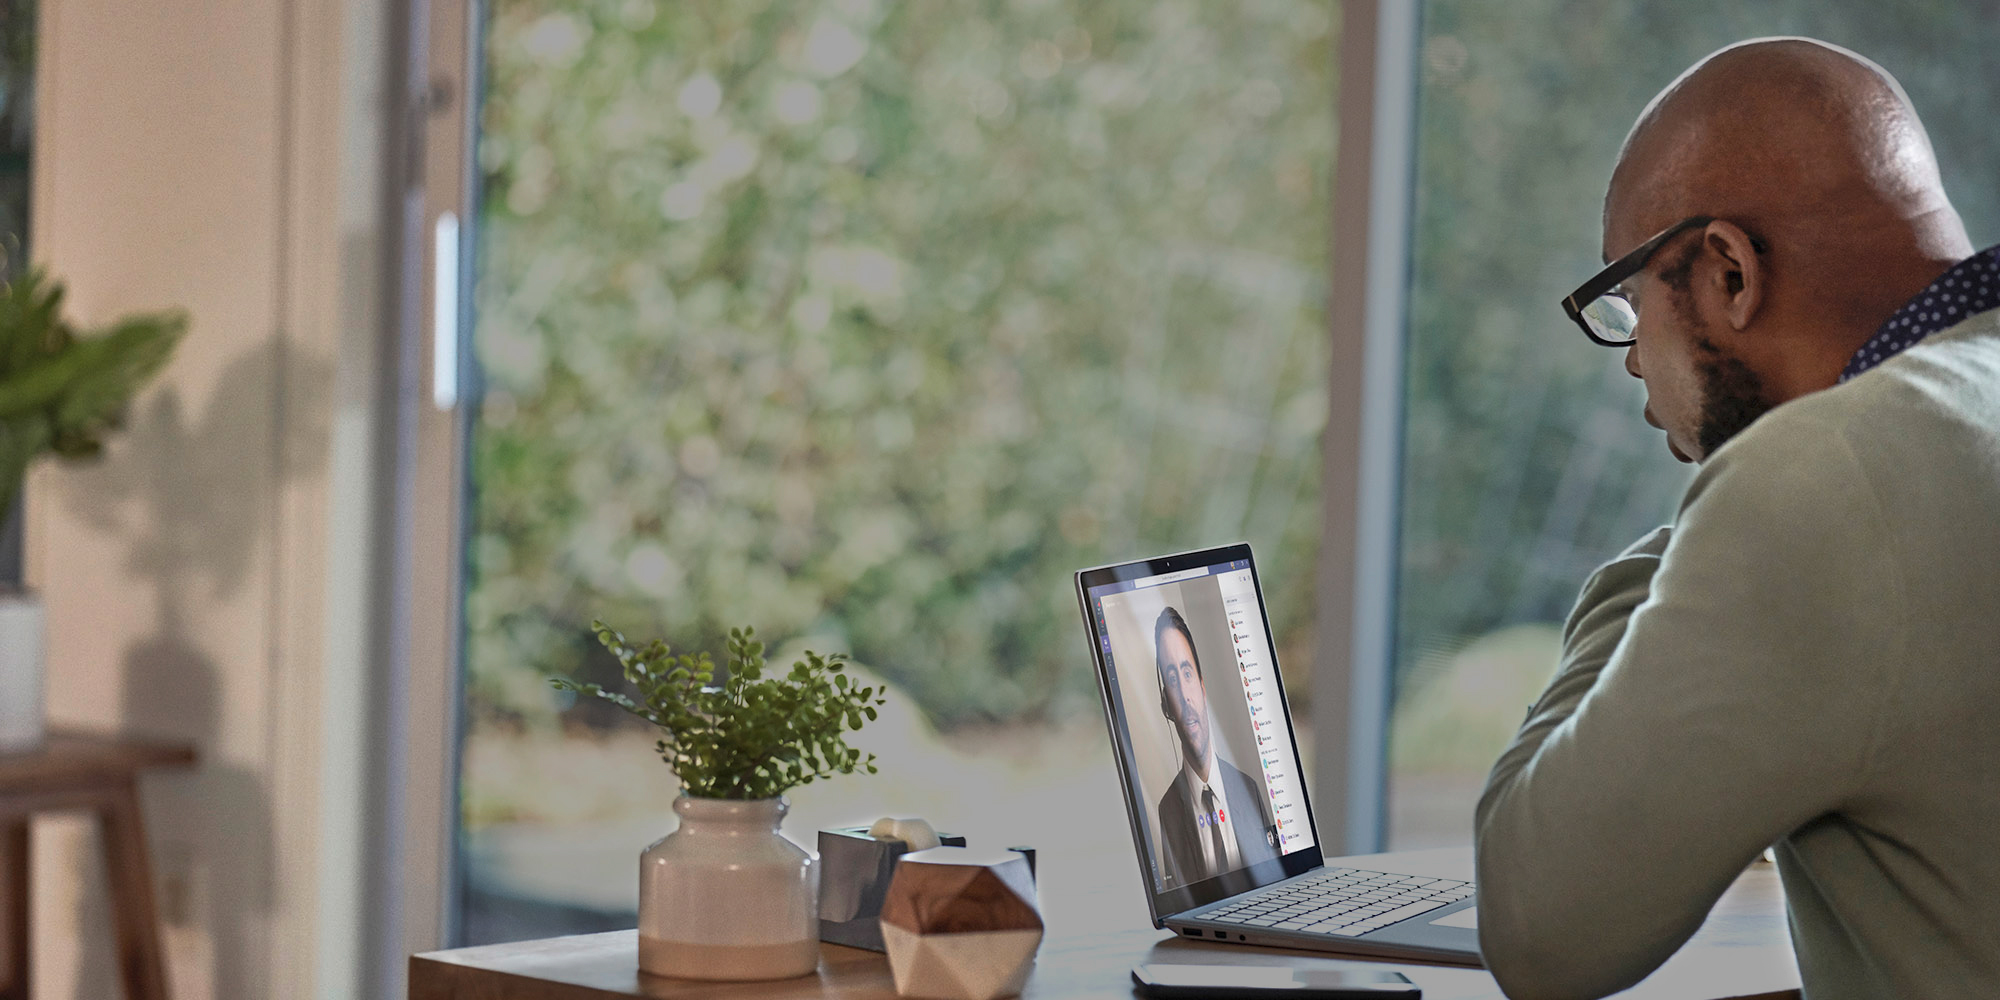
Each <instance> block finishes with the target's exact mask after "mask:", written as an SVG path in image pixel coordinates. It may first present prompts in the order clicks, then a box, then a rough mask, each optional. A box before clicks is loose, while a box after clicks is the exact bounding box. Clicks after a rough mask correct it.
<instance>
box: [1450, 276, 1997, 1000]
mask: <svg viewBox="0 0 2000 1000" xmlns="http://www.w3.org/2000/svg"><path fill="white" fill-rule="evenodd" d="M1476 832H1477V841H1478V871H1479V934H1480V944H1481V947H1482V949H1483V950H1484V952H1485V956H1486V962H1487V965H1488V966H1489V967H1490V968H1491V969H1492V971H1493V975H1494V976H1495V978H1497V979H1498V980H1499V982H1500V985H1501V986H1502V987H1503V988H1504V989H1505V990H1506V991H1507V994H1508V995H1509V996H1512V997H1521V998H1530V997H1535V998H1539V997H1597V996H1602V995H1604V994H1607V993H1611V992H1614V991H1616V990H1619V989H1621V988H1623V987H1626V986H1629V985H1631V984H1632V983H1635V982H1637V981H1639V980H1640V979H1641V978H1643V977H1644V976H1645V975H1646V974H1647V973H1649V972H1651V971H1652V970H1653V969H1655V968H1657V967H1658V966H1659V965H1660V963H1662V962H1664V961H1665V960H1666V959H1667V958H1668V957H1669V956H1670V955H1672V954H1673V953H1674V951H1675V950H1676V949H1678V948H1679V947H1680V946H1681V944H1682V943H1683V942H1685V941H1686V940H1687V939H1688V937H1689V936H1690V935H1691V934H1693V933H1694V931H1695V929H1696V928H1697V927H1699V926H1700V925H1701V922H1702V919H1703V917H1704V916H1706V915H1707V913H1708V910H1709V907H1710V906H1711V905H1712V904H1713V903H1714V902H1715V900H1716V898H1717V897H1718V896H1719V895H1720V894H1721V893H1722V891H1723V890H1724V889H1726V888H1728V887H1729V885H1730V883H1731V882H1732V881H1733V880H1734V879H1735V878H1736V876H1737V875H1738V874H1739V873H1741V872H1742V871H1743V869H1744V867H1745V866H1747V865H1748V864H1750V862H1751V861H1752V860H1753V859H1755V858H1756V857H1757V855H1758V853H1759V852H1760V851H1762V850H1763V849H1764V848H1765V847H1766V846H1767V845H1775V846H1776V853H1777V858H1778V871H1779V873H1780V875H1781V876H1782V877H1783V880H1784V885H1785V893H1786V897H1787V903H1788V908H1789V911H1790V918H1791V930H1792V941H1793V945H1794V947H1795V949H1796V950H1797V953H1798V961H1799V972H1800V975H1801V976H1802V978H1803V980H1804V983H1805V993H1806V996H1807V998H1809V1000H1838V998H1845V997H1883V998H1890V997H1993V996H2000V310H1995V311H1992V312H1987V313H1983V314H1981V315H1978V316H1974V317H1972V318H1971V319H1969V320H1967V321H1965V322H1963V323H1961V324H1959V325H1958V326H1956V327H1953V328H1951V329H1949V330H1946V331H1944V332H1941V333H1938V334H1934V335H1932V336H1931V337H1929V338H1928V339H1926V340H1924V341H1922V342H1921V343H1919V344H1917V345H1916V346H1914V347H1912V348H1910V349H1909V350H1908V351H1905V352H1904V353H1902V354H1899V355H1897V356H1896V357H1894V358H1892V359H1890V360H1888V361H1886V362H1884V363H1882V364H1881V365H1880V366H1878V367H1876V368H1874V369H1873V370H1871V371H1869V372H1867V373H1865V374H1863V375H1861V376H1859V377H1857V378H1855V379H1853V380H1852V381H1850V382H1848V383H1846V384H1845V385H1841V386H1837V387H1834V388H1832V389H1828V390H1825V391H1823V392H1817V393H1813V394H1811V395H1808V396H1805V397H1802V398H1800V399H1797V400H1794V401H1792V402H1789V403H1786V404H1785V405H1783V406H1780V407H1778V408H1776V409H1774V410H1772V411H1771V412H1770V413H1768V414H1766V415H1765V416H1764V417H1762V418H1761V419H1759V420H1758V421H1757V422H1756V423H1754V424H1752V425H1751V426H1750V427H1749V428H1748V429H1747V430H1745V431H1744V432H1743V433H1741V434H1739V435H1738V436H1737V437H1736V438H1735V439H1734V440H1732V441H1730V442H1729V443H1727V444H1725V445H1724V446H1723V447H1721V448H1718V449H1717V450H1716V451H1715V453H1714V454H1713V455H1712V456H1711V457H1710V458H1709V460H1708V461H1707V462H1706V463H1705V464H1704V465H1703V466H1702V467H1701V470H1700V471H1699V473H1698V474H1697V475H1696V476H1695V479H1694V482H1693V483H1692V484H1691V485H1690V486H1689V487H1688V491H1687V495H1686V497H1685V498H1684V499H1683V501H1682V503H1681V507H1680V511H1679V513H1678V515H1677V516H1676V517H1675V520H1674V523H1673V525H1672V526H1671V527H1670V528H1662V529H1660V530H1658V531H1656V532H1654V533H1653V534H1651V535H1649V536H1647V537H1646V538H1644V539H1642V540H1640V541H1639V543H1638V544H1636V545H1634V546H1633V547H1632V548H1631V549H1629V550H1627V551H1626V552H1625V553H1624V554H1622V555H1620V556H1619V557H1618V558H1616V559H1614V560H1612V561H1611V562H1610V563H1607V564H1606V565H1605V566H1603V567H1602V568H1600V569H1599V570H1597V572H1596V574H1595V575H1593V576H1592V577H1591V578H1590V580H1589V582H1587V583H1586V584H1585V585H1584V588H1583V593H1582V596H1581V597H1580V598H1579V599H1578V601H1577V605H1576V610H1575V611H1574V612H1572V614H1571V615H1570V618H1569V622H1568V624H1567V625H1566V626H1565V629H1564V633H1563V652H1562V660H1561V664H1560V666H1559V668H1558V670H1557V672H1556V676H1555V678H1554V679H1553V680H1552V681H1551V682H1550V683H1549V687H1548V690H1547V691H1546V692H1545V693H1544V694H1543V695H1542V697H1541V699H1540V701H1538V702H1537V703H1536V705H1535V706H1534V708H1533V710H1532V711H1531V712H1530V714H1529V716H1528V719H1527V721H1526V723H1525V724H1524V725H1523V726H1522V728H1521V731H1520V733H1519V735H1517V736H1516V737H1515V740H1514V744H1513V745H1512V746H1511V747H1509V748H1508V750H1507V752H1506V753H1505V754H1504V755H1502V756H1501V758H1500V760H1499V762H1498V763H1497V764H1495V765H1494V768H1493V774H1492V776H1491V777H1490V778H1489V779H1488V782H1487V787H1486V793H1485V795H1484V796H1483V797H1482V798H1481V800H1480V803H1479V810H1478V814H1477V826H1476Z"/></svg>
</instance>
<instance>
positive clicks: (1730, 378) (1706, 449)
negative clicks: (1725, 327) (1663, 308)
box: [1673, 288, 1772, 460]
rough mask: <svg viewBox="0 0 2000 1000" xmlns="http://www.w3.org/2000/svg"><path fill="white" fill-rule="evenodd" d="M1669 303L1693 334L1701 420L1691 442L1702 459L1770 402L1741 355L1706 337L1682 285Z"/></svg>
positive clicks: (1705, 328) (1766, 410)
mask: <svg viewBox="0 0 2000 1000" xmlns="http://www.w3.org/2000/svg"><path fill="white" fill-rule="evenodd" d="M1673 305H1674V311H1675V312H1676V313H1677V314H1678V318H1679V319H1680V321H1681V323H1682V324H1683V325H1685V326H1686V327H1687V328H1688V329H1689V330H1691V331H1692V332H1693V334H1694V347H1695V373H1696V374H1698V375H1700V376H1701V422H1700V423H1699V424H1698V425H1696V427H1695V444H1697V445H1699V446H1700V447H1701V456H1702V459H1703V460H1706V459H1707V458H1708V456H1710V455H1713V454H1715V449H1717V448H1720V447H1722V445H1723V443H1724V442H1726V441H1728V440H1729V439H1730V438H1733V437H1735V436H1736V435H1738V434H1740V433H1742V431H1743V429H1744V428H1745V427H1748V426H1750V425H1751V423H1753V422H1755V421H1756V419H1757V418H1758V417H1761V416H1763V415H1764V414H1766V413H1769V412H1770V411H1771V405H1772V404H1771V402H1770V400H1769V397H1767V396H1766V395H1765V394H1764V380H1763V379H1761V378H1758V377H1757V373H1756V372H1754V371H1751V370H1750V366H1749V365H1746V364H1744V363H1743V359H1742V358H1739V357H1736V356H1735V355H1733V354H1729V353H1726V352H1724V351H1723V350H1722V348H1720V347H1717V346H1715V341H1713V340H1710V339H1709V337H1708V331H1709V329H1710V327H1709V325H1708V324H1707V323H1705V322H1703V321H1702V318H1701V314H1700V313H1699V312H1697V311H1696V310H1695V307H1694V299H1693V296H1690V295H1688V294H1687V292H1686V289H1685V288H1683V289H1681V290H1680V293H1679V294H1677V295H1675V296H1674V300H1673Z"/></svg>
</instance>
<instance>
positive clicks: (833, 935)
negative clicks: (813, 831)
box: [819, 826, 965, 951]
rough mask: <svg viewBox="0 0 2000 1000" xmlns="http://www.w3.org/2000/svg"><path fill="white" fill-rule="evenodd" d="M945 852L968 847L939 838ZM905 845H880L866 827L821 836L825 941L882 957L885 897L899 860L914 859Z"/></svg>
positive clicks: (886, 842) (821, 904) (949, 837)
mask: <svg viewBox="0 0 2000 1000" xmlns="http://www.w3.org/2000/svg"><path fill="white" fill-rule="evenodd" d="M938 843H939V844H940V845H942V846H945V847H964V846H965V838H964V837H961V836H957V835H955V834H949V833H940V834H938ZM909 851H910V845H909V844H908V843H906V842H904V841H901V840H877V839H876V838H874V837H870V836H869V835H868V828H867V827H865V826H847V827H841V828H839V829H837V830H821V831H820V832H819V939H820V940H821V941H829V942H832V943H833V944H844V945H847V946H848V947H850V948H866V949H868V950H869V951H882V950H883V947H882V895H883V893H885V892H887V891H888V890H889V877H890V876H891V875H894V874H895V873H896V859H897V858H900V857H902V856H903V855H905V854H908V853H909Z"/></svg>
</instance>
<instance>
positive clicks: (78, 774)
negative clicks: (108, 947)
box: [0, 732, 195, 1000]
mask: <svg viewBox="0 0 2000 1000" xmlns="http://www.w3.org/2000/svg"><path fill="white" fill-rule="evenodd" d="M194 762H195V752H194V747H193V746H191V745H189V744H185V743H157V742H150V741H145V740H134V739H124V738H121V737H114V736H90V735H85V734H82V733H70V732H56V733H51V734H50V735H49V739H48V742H46V743H44V744H43V745H42V747H41V748H40V749H38V750H30V751H24V752H21V753H14V754H0V1000H27V998H28V952H29V940H28V921H29V912H28V910H29V907H28V900H29V896H28V862H29V857H28V851H29V848H28V822H29V820H31V819H33V818H34V816H35V814H36V813H42V812H62V811H84V812H89V813H91V814H93V815H95V816H96V817H97V822H98V827H99V833H100V835H101V836H102V838H103V842H104V867H105V874H106V884H107V885H109V887H110V890H111V919H112V923H113V924H114V925H115V926H116V930H117V935H118V972H119V976H120V978H122V979H123V980H124V983H125V995H126V996H127V997H130V998H132V1000H167V973H166V961H165V957H164V954H163V953H162V951H161V948H160V921H159V916H158V914H157V913H156V912H155V908H154V904H153V866H152V863H151V861H150V860H149V859H148V858H147V855H146V830H145V825H144V824H143V823H142V822H141V820H140V817H139V783H138V777H139V772H140V771H144V770H148V769H150V768H160V767H191V766H193V765H194Z"/></svg>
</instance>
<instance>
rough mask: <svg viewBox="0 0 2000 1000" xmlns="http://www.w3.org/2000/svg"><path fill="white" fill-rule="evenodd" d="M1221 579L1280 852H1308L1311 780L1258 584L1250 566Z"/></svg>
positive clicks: (1218, 575) (1218, 581)
mask: <svg viewBox="0 0 2000 1000" xmlns="http://www.w3.org/2000/svg"><path fill="white" fill-rule="evenodd" d="M1216 576H1217V580H1216V583H1217V584H1218V585H1219V587H1220V589H1221V591H1222V610H1223V612H1224V613H1225V614H1226V615H1227V617H1228V619H1229V634H1230V639H1231V643H1230V644H1231V646H1232V647H1233V650H1232V651H1233V652H1234V653H1235V657H1236V667H1237V676H1238V678H1239V679H1240V680H1242V682H1243V700H1244V702H1245V703H1247V704H1248V705H1249V707H1250V728H1251V730H1252V731H1253V732H1255V733H1256V736H1257V764H1258V766H1259V767H1261V768H1262V769H1263V771H1264V787H1265V789H1266V791H1265V794H1267V795H1269V796H1270V797H1271V815H1272V816H1274V817H1276V823H1277V827H1278V853H1280V854H1290V853H1291V852H1293V851H1300V850H1304V849H1305V848H1308V847H1311V846H1312V845H1313V831H1312V824H1311V823H1310V822H1308V821H1307V819H1306V810H1305V806H1304V805H1302V804H1301V803H1303V802H1304V801H1305V794H1304V788H1305V779H1304V776H1303V775H1300V774H1298V773H1297V771H1298V768H1297V767H1295V766H1294V763H1295V762H1296V761H1297V760H1298V754H1297V752H1295V751H1294V750H1293V748H1292V731H1291V727H1290V726H1289V725H1287V724H1286V721H1285V709H1284V705H1283V704H1282V702H1281V701H1280V700H1279V698H1278V684H1277V680H1276V678H1275V676H1274V673H1275V671H1276V669H1277V665H1276V664H1275V663H1273V662H1272V661H1271V658H1270V653H1269V650H1270V648H1271V642H1270V640H1269V638H1267V637H1266V636H1265V634H1264V613H1263V610H1262V608H1261V607H1259V605H1258V603H1257V583H1256V581H1255V580H1254V579H1252V578H1251V575H1250V570H1249V569H1248V568H1247V567H1245V568H1242V569H1235V568H1232V569H1229V570H1226V571H1223V572H1220V573H1217V574H1216Z"/></svg>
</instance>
